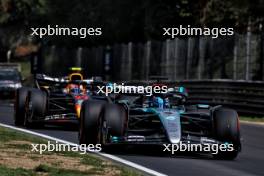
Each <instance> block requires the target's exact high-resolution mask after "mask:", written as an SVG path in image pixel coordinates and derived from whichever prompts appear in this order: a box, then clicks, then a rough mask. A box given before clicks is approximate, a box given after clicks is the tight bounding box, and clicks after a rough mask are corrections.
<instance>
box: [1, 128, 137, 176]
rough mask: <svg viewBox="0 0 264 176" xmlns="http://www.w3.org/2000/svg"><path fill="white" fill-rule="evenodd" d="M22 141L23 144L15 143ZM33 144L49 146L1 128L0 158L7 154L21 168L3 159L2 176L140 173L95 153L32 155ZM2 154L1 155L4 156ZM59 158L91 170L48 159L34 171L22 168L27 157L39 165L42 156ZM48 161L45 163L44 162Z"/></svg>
mask: <svg viewBox="0 0 264 176" xmlns="http://www.w3.org/2000/svg"><path fill="white" fill-rule="evenodd" d="M16 141H20V142H18V143H17V142H16ZM23 141H24V142H23ZM31 143H39V144H43V143H46V144H47V143H48V141H47V140H45V139H43V138H40V137H36V136H33V135H29V134H25V133H22V132H17V131H15V130H11V129H8V128H3V127H0V157H1V154H5V155H7V156H9V157H11V156H12V157H14V158H13V160H14V161H16V160H17V161H18V162H17V163H18V166H16V167H15V168H14V167H10V166H9V165H8V163H3V162H1V160H0V175H1V176H17V175H19V176H35V175H42V174H44V175H48V176H59V175H64V176H84V175H104V174H107V173H108V172H109V170H110V171H116V172H115V173H118V174H116V175H121V176H139V175H142V174H141V173H139V172H137V171H135V170H132V169H131V168H128V167H124V166H121V165H117V164H114V163H111V162H110V161H106V160H104V159H102V158H101V157H99V156H97V155H94V154H80V153H78V152H44V154H43V155H40V154H39V153H34V152H31V145H30V144H31ZM5 155H2V156H5ZM50 156H52V157H55V158H56V157H57V158H59V157H60V156H61V157H63V158H64V160H63V162H64V163H68V162H69V161H70V160H74V161H76V160H77V161H79V164H78V166H79V165H81V166H83V167H85V168H88V169H86V170H78V168H76V167H70V168H65V167H62V166H63V164H62V165H60V164H61V161H60V160H52V162H51V160H49V161H50V163H48V162H43V163H41V164H35V165H32V166H33V167H34V168H31V169H25V168H21V166H19V163H20V162H23V159H21V158H25V157H26V158H27V159H29V160H32V161H31V162H33V163H34V162H37V161H39V159H41V158H42V157H50ZM12 157H11V158H12ZM45 161H46V160H45Z"/></svg>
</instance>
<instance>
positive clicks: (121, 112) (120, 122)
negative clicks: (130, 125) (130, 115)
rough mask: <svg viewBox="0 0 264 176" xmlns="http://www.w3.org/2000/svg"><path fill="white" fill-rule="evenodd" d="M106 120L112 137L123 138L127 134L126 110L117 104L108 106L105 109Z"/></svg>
mask: <svg viewBox="0 0 264 176" xmlns="http://www.w3.org/2000/svg"><path fill="white" fill-rule="evenodd" d="M104 120H105V122H106V126H107V129H108V133H109V134H110V135H111V136H117V137H121V136H123V135H124V133H125V129H126V122H127V114H126V111H125V109H124V108H123V107H122V106H120V105H117V104H107V105H106V106H105V109H104Z"/></svg>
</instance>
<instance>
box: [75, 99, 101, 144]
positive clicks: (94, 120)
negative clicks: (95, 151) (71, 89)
mask: <svg viewBox="0 0 264 176" xmlns="http://www.w3.org/2000/svg"><path fill="white" fill-rule="evenodd" d="M104 104H105V102H103V101H98V100H88V101H85V102H83V104H82V108H81V116H80V127H79V143H80V144H86V145H88V144H101V137H102V109H103V106H104Z"/></svg>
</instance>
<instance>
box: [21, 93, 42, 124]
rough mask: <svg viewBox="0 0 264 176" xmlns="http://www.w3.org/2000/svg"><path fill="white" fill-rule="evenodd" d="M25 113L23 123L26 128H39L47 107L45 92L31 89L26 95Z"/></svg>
mask: <svg viewBox="0 0 264 176" xmlns="http://www.w3.org/2000/svg"><path fill="white" fill-rule="evenodd" d="M25 104H26V105H25V106H26V107H25V109H26V113H25V114H26V115H25V119H24V125H25V126H26V127H27V128H39V127H42V126H43V124H42V123H41V122H40V120H41V119H43V118H44V116H45V113H46V107H47V95H46V93H45V92H43V91H41V90H38V89H33V90H31V91H29V92H28V95H27V97H26V103H25Z"/></svg>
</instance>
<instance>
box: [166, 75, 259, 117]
mask: <svg viewBox="0 0 264 176" xmlns="http://www.w3.org/2000/svg"><path fill="white" fill-rule="evenodd" d="M169 85H177V86H179V85H180V86H184V87H186V88H187V90H188V93H189V100H188V101H189V103H193V104H197V103H200V104H210V105H223V106H225V107H230V108H234V109H236V110H237V111H238V113H239V114H240V115H250V116H262V117H263V116H264V89H263V88H264V82H258V81H233V80H186V81H178V82H176V83H175V82H169Z"/></svg>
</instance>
